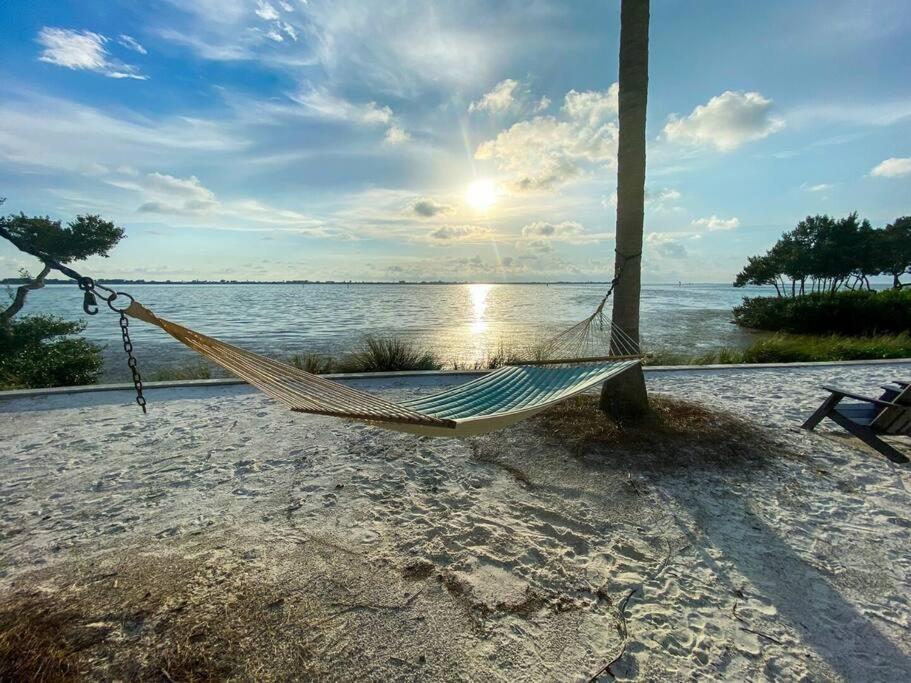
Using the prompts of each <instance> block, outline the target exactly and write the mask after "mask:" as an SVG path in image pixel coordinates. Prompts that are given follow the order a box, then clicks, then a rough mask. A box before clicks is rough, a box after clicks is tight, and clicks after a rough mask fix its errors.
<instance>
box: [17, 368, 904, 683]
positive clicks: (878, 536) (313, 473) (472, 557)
mask: <svg viewBox="0 0 911 683" xmlns="http://www.w3.org/2000/svg"><path fill="white" fill-rule="evenodd" d="M909 375H911V365H900V364H896V365H888V366H887V365H877V366H852V367H843V368H837V367H825V368H812V369H811V368H802V369H788V370H765V369H763V370H727V371H699V372H696V371H687V372H673V373H654V374H650V375H649V377H648V381H649V386H650V390H651V391H653V392H660V393H663V394H667V395H671V396H674V397H679V398H685V399H687V400H691V401H697V402H701V403H705V404H709V405H711V406H714V407H717V408H719V409H723V410H727V411H730V412H732V413H735V414H737V415H741V416H745V417H747V418H749V419H750V420H752V421H754V422H755V423H756V424H757V425H758V426H759V427H760V428H761V430H762V432H763V434H764V435H765V436H766V437H768V438H769V439H770V440H771V441H772V442H774V448H769V449H766V450H767V451H768V452H767V453H765V455H764V456H763V457H762V458H760V459H758V460H757V459H756V458H755V457H753V456H749V457H748V456H747V455H746V454H744V453H740V452H737V451H736V450H732V452H730V453H729V454H722V455H723V456H724V457H723V458H722V459H721V461H722V462H723V463H724V464H723V465H722V466H718V458H717V457H714V458H711V459H708V460H704V459H700V456H699V455H698V454H695V455H694V454H693V453H680V454H679V456H680V457H679V460H678V459H673V458H672V459H671V460H670V461H668V459H667V458H663V459H662V460H661V461H660V462H659V461H657V460H654V459H653V458H651V457H650V456H649V454H648V453H644V454H643V453H635V452H627V451H624V450H623V449H609V448H600V449H595V450H592V451H589V452H583V453H577V452H574V451H571V450H569V449H568V448H567V447H565V445H564V444H561V443H559V442H558V441H557V440H555V439H554V438H552V435H549V434H548V433H546V432H545V431H544V430H543V429H542V425H541V422H540V421H530V422H528V423H524V424H520V425H517V426H515V427H513V428H510V429H508V430H505V431H503V432H501V433H499V434H495V435H488V436H484V437H476V438H472V439H469V440H465V441H456V440H449V439H426V438H416V437H411V436H408V435H403V434H397V433H392V432H385V431H380V430H377V429H374V428H372V427H366V426H359V425H349V424H345V423H342V422H340V421H337V420H332V419H328V418H320V417H314V416H301V415H296V414H292V413H289V412H287V411H285V410H284V409H282V408H281V407H279V406H277V405H274V404H272V403H271V402H270V401H269V400H267V399H266V398H264V397H262V396H261V395H259V394H256V393H253V392H251V391H250V390H248V389H247V388H245V387H220V388H205V389H187V390H158V391H152V392H149V400H150V414H149V415H148V416H147V417H143V416H142V415H141V414H140V413H139V412H138V410H137V409H136V406H135V405H131V404H130V401H131V397H130V396H129V395H128V394H125V393H119V392H117V393H104V394H100V393H99V394H83V395H79V396H73V397H60V396H58V397H45V398H39V399H18V400H15V401H0V445H2V446H0V447H2V455H0V587H3V588H5V589H9V588H13V589H23V588H33V589H41V590H44V591H53V590H60V589H61V586H62V585H63V583H67V585H69V586H71V587H76V586H83V585H86V586H87V585H89V584H92V583H93V582H102V583H104V585H105V586H106V587H107V588H106V590H108V591H109V592H111V591H113V592H114V593H112V594H115V593H116V591H118V590H124V586H125V585H126V584H136V582H139V581H141V580H143V579H142V576H146V577H147V576H148V575H150V574H151V575H154V576H155V577H157V578H156V581H157V584H156V585H159V586H161V585H162V584H168V583H169V582H170V583H173V584H174V585H177V584H179V585H180V586H182V587H183V588H184V589H185V591H184V595H185V597H184V598H182V602H181V604H180V605H178V606H177V607H175V606H174V605H169V604H164V603H162V604H158V603H156V605H157V606H155V607H154V608H153V607H150V606H148V605H146V606H141V605H140V606H139V607H136V608H135V615H138V616H135V615H134V616H135V618H131V619H124V618H120V617H117V618H115V617H114V616H111V615H110V614H109V615H108V617H107V621H104V620H102V621H103V622H104V623H103V625H104V628H105V629H106V631H105V632H106V633H115V635H117V637H119V638H124V639H127V638H131V637H135V638H139V637H147V636H148V635H149V634H150V633H154V629H155V625H156V624H159V625H160V624H161V623H163V622H162V619H164V616H163V614H164V612H166V611H167V610H168V609H171V610H178V611H179V610H184V612H186V608H187V607H189V609H190V610H197V611H198V613H199V614H202V613H205V612H206V610H207V609H209V610H210V611H211V610H212V609H214V608H212V604H214V603H213V595H220V594H221V593H232V595H233V597H232V598H231V599H232V600H234V601H235V603H236V602H237V601H240V602H243V601H244V600H246V601H248V602H249V601H255V600H261V603H262V604H259V607H258V609H261V610H262V613H263V614H264V615H267V616H264V617H263V622H262V623H263V627H262V629H261V631H260V632H259V633H260V636H261V637H260V638H259V641H258V642H254V641H250V643H249V647H250V651H249V653H248V656H249V658H250V661H251V662H255V666H254V664H251V667H254V668H256V667H258V670H259V671H260V672H261V674H262V677H264V678H267V677H268V675H269V673H270V672H272V673H274V672H275V671H280V670H283V669H282V667H285V666H286V664H287V662H288V661H291V660H293V659H294V658H295V657H298V658H299V659H301V660H302V661H303V660H305V661H303V663H300V662H298V664H299V668H298V669H296V670H297V671H304V672H306V673H308V674H310V675H313V676H316V677H323V678H327V679H341V678H346V679H348V678H351V677H352V676H357V677H359V678H367V679H371V680H373V679H376V680H378V679H388V678H396V679H427V678H437V679H450V680H452V679H455V680H469V679H470V680H504V681H505V680H516V679H522V680H585V679H587V678H589V677H591V676H592V675H593V674H595V673H596V672H598V671H599V670H600V669H602V667H603V666H604V665H605V664H607V663H608V662H610V661H611V660H612V659H613V658H614V657H615V656H617V654H618V653H620V652H621V651H622V650H623V648H624V641H627V642H626V646H625V651H624V654H623V656H622V657H621V658H620V660H619V661H618V662H617V663H616V664H614V665H613V666H612V667H611V672H612V673H613V675H614V676H616V677H617V678H619V679H637V680H683V679H687V680H689V679H691V678H694V677H697V676H698V677H703V676H707V677H709V678H727V679H737V680H865V681H874V680H875V681H898V680H909V678H911V635H909V633H911V631H909V626H911V613H909V601H911V493H909V486H911V470H909V469H908V466H904V467H902V466H896V465H893V464H891V463H889V462H888V461H886V460H885V459H883V458H881V457H880V456H878V455H876V454H875V453H873V452H872V451H870V450H868V449H867V448H866V447H864V446H862V445H860V444H859V443H858V442H857V441H855V440H853V439H851V438H848V437H847V436H846V435H845V434H844V433H842V432H840V431H838V430H837V429H836V428H834V425H832V424H831V423H828V424H824V425H822V426H821V427H820V428H819V431H818V433H814V434H807V433H803V432H801V431H799V430H797V429H796V427H797V425H798V424H799V423H800V421H801V420H802V419H803V418H804V417H805V416H806V415H808V414H809V412H811V411H812V409H814V408H815V406H816V405H817V404H818V403H819V402H820V401H821V399H822V398H823V397H824V395H825V394H824V392H822V391H821V390H820V388H819V385H820V384H822V383H825V382H831V381H835V382H836V383H838V384H840V385H843V386H846V387H851V388H855V389H859V390H863V391H867V392H868V393H875V392H876V388H877V386H878V384H879V383H880V382H884V381H887V380H890V379H895V378H907V377H908V376H909ZM361 386H365V387H370V388H373V389H376V390H381V391H385V392H388V394H389V395H392V396H397V395H398V396H402V395H406V394H411V393H413V392H424V391H430V390H432V387H430V386H429V385H428V383H427V382H422V383H421V384H420V385H419V386H412V385H406V383H404V382H402V381H398V382H393V381H390V380H386V381H383V382H377V381H374V382H372V383H370V382H367V383H363V384H362V385H361ZM895 443H896V445H898V446H899V448H901V449H904V450H906V451H909V450H911V448H909V446H908V442H906V441H905V440H897V441H895ZM716 456H717V454H716ZM140 574H142V576H140ZM61 577H65V579H64V578H61ZM74 577H75V578H74ZM118 577H119V578H118ZM150 581H151V580H150ZM74 590H75V588H74ZM153 592H154V591H153V590H152V589H149V590H148V591H146V592H144V593H143V595H142V596H140V598H144V599H145V600H147V601H149V602H150V603H151V602H154V601H155V600H156V599H157V598H156V596H155V595H153ZM124 596H125V597H123V601H126V602H129V601H130V600H132V601H133V602H134V603H136V604H137V605H138V604H139V603H141V602H142V600H141V599H140V598H136V597H135V596H126V594H124ZM137 600H138V602H136V601H137ZM162 600H164V598H162ZM194 601H195V602H194ZM216 602H217V601H216ZM165 603H166V600H165ZM130 604H133V603H130ZM231 604H234V603H231ZM134 607H135V605H134ZM218 609H219V610H221V609H222V607H221V606H219V607H218ZM210 617H212V615H210ZM213 619H215V621H213ZM225 620H229V617H228V606H225V607H224V616H221V612H220V611H219V612H218V616H217V617H212V618H210V619H209V620H208V621H207V622H206V623H207V624H209V626H208V627H209V628H214V626H213V624H215V623H222V622H223V621H225ZM301 624H306V625H307V628H306V629H305V630H304V631H301V628H302V627H301ZM295 628H297V629H298V630H297V631H295V630H294V629H295ZM624 634H626V638H624ZM301 653H304V654H301ZM95 666H96V668H95V669H94V671H93V673H94V675H95V676H97V677H100V678H103V677H104V676H105V673H104V672H105V669H104V666H105V663H104V662H96V663H95ZM605 677H606V678H610V676H609V675H607V674H605Z"/></svg>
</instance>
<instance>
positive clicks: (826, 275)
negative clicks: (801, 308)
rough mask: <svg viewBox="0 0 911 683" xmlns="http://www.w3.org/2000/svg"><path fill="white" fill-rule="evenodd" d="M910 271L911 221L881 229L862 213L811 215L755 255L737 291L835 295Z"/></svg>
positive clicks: (897, 284)
mask: <svg viewBox="0 0 911 683" xmlns="http://www.w3.org/2000/svg"><path fill="white" fill-rule="evenodd" d="M906 272H911V217H905V218H899V219H898V220H896V221H895V223H894V224H892V225H888V226H886V227H885V228H884V229H882V230H876V229H874V228H873V227H872V226H871V225H870V222H869V221H867V220H862V219H860V218H858V216H857V213H852V214H849V215H848V216H845V217H844V218H832V217H831V216H826V215H817V216H807V217H806V218H805V219H804V220H802V221H800V223H798V224H797V226H796V227H795V228H794V229H793V230H789V231H788V232H786V233H784V234H783V235H782V236H781V239H779V240H778V241H777V242H776V243H775V245H774V246H773V247H772V248H771V249H770V250H769V251H768V252H767V253H766V254H765V256H753V257H750V258H749V259H748V260H747V265H746V266H744V268H743V270H742V271H740V273H738V275H737V277H736V279H735V281H734V286H735V287H743V286H745V285H748V284H756V285H767V284H771V285H774V286H775V290H776V291H777V292H778V295H779V297H780V296H782V295H783V294H785V293H786V294H790V295H791V296H792V297H795V296H798V295H802V294H806V293H808V292H807V283H808V282H809V292H819V293H829V294H834V293H835V292H837V291H838V290H839V289H841V288H847V289H858V288H862V289H863V288H866V289H870V277H871V276H873V275H879V274H881V273H888V274H891V275H892V277H893V282H894V284H895V287H900V286H901V283H900V281H899V279H898V278H899V275H902V274H903V273H906Z"/></svg>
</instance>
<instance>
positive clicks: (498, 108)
mask: <svg viewBox="0 0 911 683" xmlns="http://www.w3.org/2000/svg"><path fill="white" fill-rule="evenodd" d="M518 86H519V82H518V81H515V80H513V79H511V78H507V79H506V80H503V81H500V82H499V83H497V84H496V85H495V86H494V87H493V90H491V91H490V92H488V93H485V94H484V95H482V96H481V99H479V100H477V101H475V102H472V103H471V104H470V105H468V111H470V112H474V111H486V112H490V113H491V114H500V113H502V112H505V111H507V110H508V109H510V108H511V107H512V106H513V105H514V104H515V103H516V99H515V92H516V88H517V87H518Z"/></svg>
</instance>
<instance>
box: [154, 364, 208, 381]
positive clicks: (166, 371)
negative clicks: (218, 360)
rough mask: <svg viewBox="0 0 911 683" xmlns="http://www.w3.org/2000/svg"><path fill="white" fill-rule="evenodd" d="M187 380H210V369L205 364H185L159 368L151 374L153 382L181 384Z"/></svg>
mask: <svg viewBox="0 0 911 683" xmlns="http://www.w3.org/2000/svg"><path fill="white" fill-rule="evenodd" d="M189 379H212V368H211V367H209V366H208V365H206V364H205V363H187V364H185V365H172V366H170V367H166V368H159V369H158V370H155V372H153V373H152V381H153V382H181V381H184V380H189Z"/></svg>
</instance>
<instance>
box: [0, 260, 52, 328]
mask: <svg viewBox="0 0 911 683" xmlns="http://www.w3.org/2000/svg"><path fill="white" fill-rule="evenodd" d="M50 272H51V267H50V266H48V265H45V266H44V268H42V269H41V272H40V273H38V277H36V278H35V279H34V280H32V281H31V282H27V283H25V284H24V285H20V286H19V287H18V288H17V289H16V296H15V297H14V298H13V303H12V304H10V306H9V308H7V309H6V310H5V311H3V312H2V313H0V325H3V326H4V327H5V326H7V325H9V324H10V321H11V320H12V319H13V316H14V315H16V314H17V313H18V312H19V311H21V310H22V307H23V306H25V297H27V296H28V293H29V292H31V291H32V290H34V289H41V288H42V287H44V278H46V277H47V275H48V273H50Z"/></svg>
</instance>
